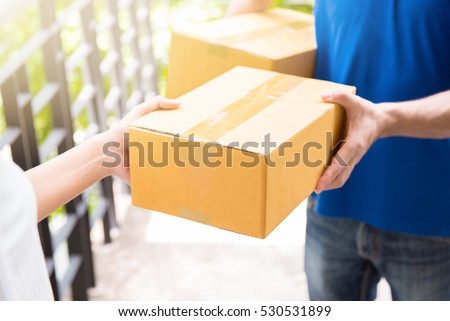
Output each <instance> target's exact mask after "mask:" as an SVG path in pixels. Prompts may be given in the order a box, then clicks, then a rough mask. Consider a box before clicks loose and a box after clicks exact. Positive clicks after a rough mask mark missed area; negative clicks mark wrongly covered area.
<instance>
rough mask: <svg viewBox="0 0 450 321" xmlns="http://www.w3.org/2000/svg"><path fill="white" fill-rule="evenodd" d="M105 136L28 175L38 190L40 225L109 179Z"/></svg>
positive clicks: (81, 145) (61, 156) (36, 191)
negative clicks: (96, 184)
mask: <svg viewBox="0 0 450 321" xmlns="http://www.w3.org/2000/svg"><path fill="white" fill-rule="evenodd" d="M101 135H105V133H103V134H99V135H97V136H95V137H93V138H91V139H90V140H88V141H86V142H84V143H82V144H80V145H78V146H76V147H75V148H73V149H71V150H69V151H67V152H65V153H64V154H61V155H59V156H57V157H56V158H54V159H52V160H50V161H48V162H46V163H44V164H42V165H40V166H37V167H35V168H33V169H30V170H28V171H27V172H26V175H27V177H28V179H29V180H30V181H31V183H32V185H33V188H34V190H35V194H36V199H37V206H38V220H39V221H40V220H42V219H44V218H45V217H46V216H47V215H48V214H50V213H51V212H53V211H54V210H56V209H58V208H59V207H60V206H62V205H63V204H65V203H67V202H68V201H70V200H71V199H73V198H75V197H76V196H78V195H79V194H81V193H82V192H83V191H84V190H85V189H86V188H88V187H89V186H91V185H92V184H94V183H95V182H97V181H98V180H100V179H102V178H104V177H105V176H107V174H108V172H107V169H106V168H104V167H103V166H102V161H103V160H104V155H103V153H102V144H103V141H104V140H102V139H101V138H100V137H101Z"/></svg>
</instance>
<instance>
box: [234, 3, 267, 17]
mask: <svg viewBox="0 0 450 321" xmlns="http://www.w3.org/2000/svg"><path fill="white" fill-rule="evenodd" d="M271 3H272V0H233V1H232V2H231V4H230V6H229V7H228V11H227V16H234V15H237V14H242V13H248V12H258V11H264V10H266V9H267V8H268V6H269V5H270V4H271Z"/></svg>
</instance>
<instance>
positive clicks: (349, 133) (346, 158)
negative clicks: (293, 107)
mask: <svg viewBox="0 0 450 321" xmlns="http://www.w3.org/2000/svg"><path fill="white" fill-rule="evenodd" d="M322 99H323V100H324V101H325V102H328V103H336V104H339V105H341V106H342V107H344V109H345V111H346V113H347V119H346V124H347V128H346V137H345V139H344V142H343V146H342V147H341V148H340V149H339V151H338V152H337V155H335V157H333V160H332V162H331V165H330V166H329V167H328V168H327V169H326V170H325V172H324V173H323V175H322V177H321V178H320V180H319V182H318V183H317V187H316V193H318V194H319V193H321V192H322V191H325V190H331V189H335V188H339V187H342V186H343V185H344V183H345V182H346V181H347V180H348V178H349V177H350V174H351V173H352V171H353V169H354V168H355V166H356V164H358V163H359V161H360V160H361V158H362V157H363V156H364V154H365V153H366V152H367V150H368V149H369V148H370V146H371V145H372V144H373V143H374V142H375V141H376V140H377V139H378V138H379V137H380V136H381V135H382V133H383V130H384V125H385V124H386V121H385V119H386V118H385V117H384V114H383V109H382V108H379V106H377V105H376V104H374V103H372V102H370V101H368V100H365V99H363V98H361V97H359V96H356V95H353V94H351V93H349V92H346V91H338V92H332V93H326V94H323V95H322Z"/></svg>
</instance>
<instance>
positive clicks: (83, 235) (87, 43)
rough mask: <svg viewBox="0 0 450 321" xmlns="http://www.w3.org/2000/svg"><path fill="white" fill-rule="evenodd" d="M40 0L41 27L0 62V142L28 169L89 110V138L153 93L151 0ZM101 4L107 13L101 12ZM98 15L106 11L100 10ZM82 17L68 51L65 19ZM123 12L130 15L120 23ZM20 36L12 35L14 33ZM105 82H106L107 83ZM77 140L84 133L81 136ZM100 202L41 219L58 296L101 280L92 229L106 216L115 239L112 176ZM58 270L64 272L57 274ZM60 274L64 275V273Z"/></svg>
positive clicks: (66, 139)
mask: <svg viewBox="0 0 450 321" xmlns="http://www.w3.org/2000/svg"><path fill="white" fill-rule="evenodd" d="M28 2H29V3H30V5H34V6H37V8H38V14H39V16H40V27H39V29H38V30H36V32H35V33H34V35H33V36H32V37H31V38H30V39H29V40H28V41H27V42H26V43H25V44H24V45H23V46H22V47H21V49H20V50H19V52H18V53H17V54H15V55H14V57H12V58H11V59H10V60H9V61H8V62H7V63H6V64H5V65H4V66H3V67H2V68H1V69H0V90H1V98H2V101H3V111H4V118H5V120H6V129H5V130H4V132H3V133H2V134H0V150H1V149H3V148H10V150H11V155H12V158H13V160H14V161H15V162H16V163H17V164H18V165H19V166H20V167H21V168H22V169H23V170H27V169H30V168H32V167H34V166H37V165H39V164H41V163H42V162H44V161H45V160H47V159H48V158H50V157H52V155H55V154H58V153H59V154H60V153H63V152H64V151H66V150H68V149H70V148H71V147H73V146H74V145H75V143H77V142H78V141H76V140H75V139H74V133H75V131H74V128H75V125H74V123H75V122H76V120H77V119H78V118H79V117H80V115H84V116H83V117H86V115H87V122H88V124H87V126H85V127H86V128H85V129H84V131H83V139H85V138H88V137H90V136H92V135H94V134H96V133H98V132H101V131H104V130H106V129H107V128H108V124H109V122H110V120H112V121H114V119H117V118H119V117H121V116H122V115H123V114H124V113H125V112H126V111H127V109H128V108H130V107H132V106H134V105H136V104H138V103H140V102H141V101H143V100H144V99H146V98H148V97H150V96H153V95H155V93H156V91H157V89H156V77H157V72H156V70H155V68H156V67H155V66H156V65H155V62H154V60H153V51H152V41H151V40H152V39H151V28H150V22H149V6H150V1H149V0H124V1H115V0H76V1H75V0H74V1H66V2H69V3H68V5H67V6H66V7H65V8H64V10H61V11H59V10H57V9H56V8H55V3H56V2H57V1H53V0H34V1H32V0H30V1H28ZM99 10H100V11H101V13H102V14H101V15H99V14H98V13H99ZM99 16H100V18H99ZM74 17H76V18H78V19H79V21H80V24H81V28H79V30H76V32H79V33H80V34H79V36H80V39H81V41H80V43H79V45H78V47H77V48H76V50H73V51H72V52H71V53H70V54H68V53H67V51H65V50H64V48H63V44H62V36H61V34H62V33H63V32H64V30H65V28H66V22H67V21H69V20H70V19H72V18H74ZM121 20H124V21H126V23H124V24H122V23H121ZM105 35H107V37H103V38H107V39H109V45H108V49H106V50H105V49H102V50H100V49H99V46H98V39H99V37H100V36H105ZM12 36H14V35H12ZM37 51H40V52H41V54H42V57H43V64H42V67H41V68H42V72H43V74H44V75H45V84H44V85H43V86H42V88H41V89H40V90H39V91H38V92H37V94H33V93H32V91H31V90H30V81H31V77H30V76H31V75H30V73H29V70H28V69H27V61H28V59H29V58H30V57H31V55H33V54H34V53H35V52H37ZM77 68H78V69H79V70H81V77H80V79H79V81H81V83H82V84H81V88H80V90H79V92H77V93H75V94H74V93H73V92H71V89H70V86H69V84H70V80H69V79H68V75H70V74H71V72H72V71H73V70H74V69H77ZM105 83H107V85H105ZM47 107H49V108H50V111H51V112H50V115H51V116H50V119H48V121H49V122H51V124H52V127H51V130H50V131H49V132H48V134H47V136H46V138H45V140H44V141H43V142H41V143H39V142H38V140H37V133H36V115H37V114H39V112H40V111H41V110H42V109H43V108H47ZM77 140H79V139H77ZM98 191H99V193H98V194H99V195H98V196H97V198H96V199H95V202H93V203H95V206H94V207H93V206H92V204H89V202H88V192H85V193H83V194H82V195H81V196H79V197H77V198H76V199H74V200H73V201H71V202H69V203H68V204H66V205H65V210H64V211H63V212H65V213H63V214H59V215H65V220H64V224H63V226H62V227H61V228H59V229H58V231H57V232H56V233H55V232H51V228H50V225H49V219H46V220H44V221H42V222H41V223H40V224H39V232H40V236H41V242H42V246H43V249H44V254H45V257H46V262H47V268H48V273H49V277H50V280H51V284H52V287H53V292H54V295H55V298H56V299H57V300H58V299H60V298H61V297H62V296H63V295H66V293H67V290H68V289H69V288H71V289H72V299H74V300H87V299H88V295H87V289H88V288H89V287H93V286H94V285H95V274H94V268H93V260H92V252H91V241H90V236H89V235H90V230H91V228H92V226H93V224H94V222H95V221H97V220H100V219H101V220H102V221H103V229H104V239H105V242H111V236H110V230H111V228H112V227H114V226H115V224H116V222H115V207H114V193H113V180H112V179H111V178H106V179H104V180H102V181H101V182H100V183H99V185H98ZM63 245H67V248H68V253H69V259H68V262H69V264H68V268H66V269H64V273H57V272H61V271H58V269H59V266H58V262H57V260H55V251H56V250H57V249H58V248H59V247H60V246H63ZM57 275H59V277H57ZM61 275H62V276H61Z"/></svg>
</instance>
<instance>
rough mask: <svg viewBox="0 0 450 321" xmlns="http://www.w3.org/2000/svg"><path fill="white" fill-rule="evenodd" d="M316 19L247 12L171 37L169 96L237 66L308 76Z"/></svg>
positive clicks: (283, 13) (312, 60) (274, 12)
mask: <svg viewBox="0 0 450 321" xmlns="http://www.w3.org/2000/svg"><path fill="white" fill-rule="evenodd" d="M315 51H316V39H315V33H314V18H313V17H312V16H311V15H308V14H304V13H300V12H297V11H293V10H287V9H273V10H269V11H267V12H265V13H249V14H243V15H239V16H235V17H230V18H225V19H221V20H217V21H213V22H209V23H204V24H201V25H197V26H193V27H191V28H186V29H183V30H179V31H176V32H174V33H173V35H172V45H171V49H170V57H169V71H168V82H167V92H166V94H167V96H168V97H171V98H175V97H178V96H180V95H182V94H185V93H187V92H189V91H191V90H193V89H195V88H197V87H198V86H200V85H202V84H204V83H205V82H207V81H208V80H211V79H213V78H214V77H217V76H219V75H220V74H222V73H224V72H225V71H228V70H230V69H232V68H234V67H236V66H248V67H254V68H260V69H265V70H272V71H277V72H281V73H286V74H291V75H296V76H303V77H312V76H313V72H314V63H315Z"/></svg>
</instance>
